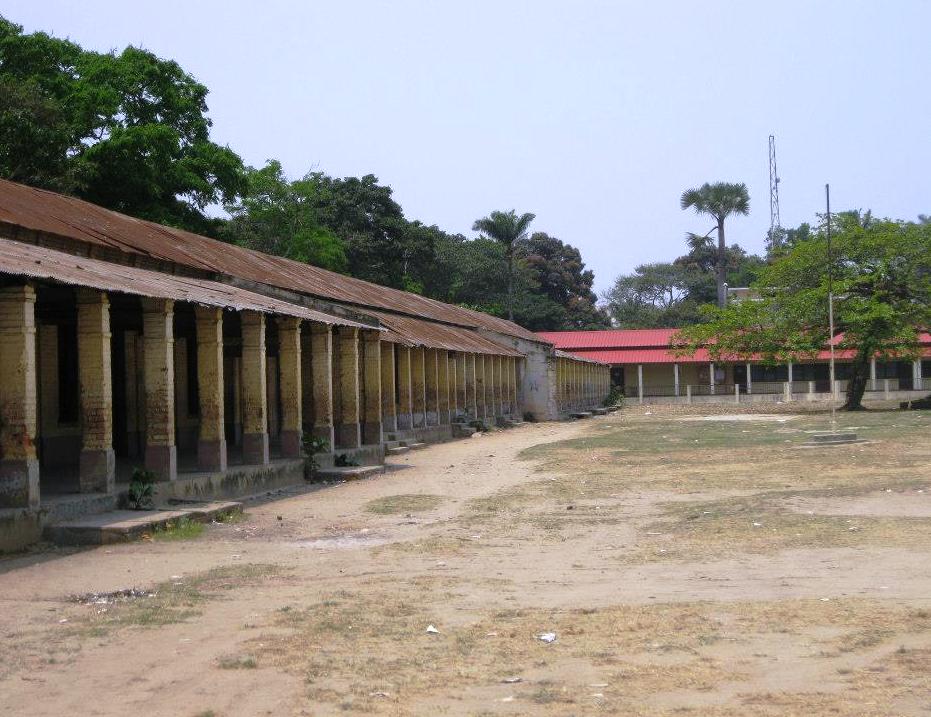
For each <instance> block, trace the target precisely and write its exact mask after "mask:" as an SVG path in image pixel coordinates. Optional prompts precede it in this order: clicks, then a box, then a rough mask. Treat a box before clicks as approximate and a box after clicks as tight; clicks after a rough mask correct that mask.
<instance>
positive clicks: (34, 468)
mask: <svg viewBox="0 0 931 717" xmlns="http://www.w3.org/2000/svg"><path fill="white" fill-rule="evenodd" d="M35 306H36V292H35V289H34V288H33V287H32V286H31V285H29V284H26V285H25V286H8V287H4V288H2V289H0V508H33V509H35V508H38V507H39V461H38V459H37V457H36V430H37V420H38V417H37V414H38V409H37V401H38V398H37V390H36V321H35Z"/></svg>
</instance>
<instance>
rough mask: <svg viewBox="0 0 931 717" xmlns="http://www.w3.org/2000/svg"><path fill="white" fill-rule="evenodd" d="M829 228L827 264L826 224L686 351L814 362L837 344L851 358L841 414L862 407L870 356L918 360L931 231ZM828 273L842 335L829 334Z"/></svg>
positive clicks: (848, 216)
mask: <svg viewBox="0 0 931 717" xmlns="http://www.w3.org/2000/svg"><path fill="white" fill-rule="evenodd" d="M832 228H833V229H834V230H836V234H835V235H834V237H833V242H832V244H833V246H832V251H831V255H832V260H831V261H830V262H829V260H828V246H827V237H826V233H825V231H824V228H821V229H819V230H818V231H817V232H813V233H812V234H811V236H810V237H809V238H808V239H807V240H805V241H801V242H798V243H797V244H796V245H795V246H793V247H792V248H791V249H790V250H789V251H788V252H787V253H786V254H784V255H782V256H780V257H778V258H776V259H775V260H774V261H773V262H772V264H770V265H769V266H767V267H766V268H765V269H763V270H762V272H761V274H760V278H759V280H758V281H757V282H756V283H755V284H754V286H753V288H754V289H755V291H756V294H758V296H759V299H758V300H751V301H743V302H738V303H734V304H731V305H729V306H727V307H725V308H723V309H721V308H713V309H711V310H710V311H709V312H708V314H707V319H708V321H707V322H706V323H703V324H700V325H696V326H692V327H688V328H686V329H683V330H682V331H681V332H680V333H679V335H678V337H677V339H676V342H677V344H678V346H679V351H680V352H682V353H690V352H693V351H694V350H695V349H697V348H699V347H706V348H707V349H708V351H709V352H710V353H711V356H712V357H713V358H715V359H725V360H728V359H730V360H739V359H744V360H746V359H749V358H750V357H753V356H758V357H761V358H762V359H763V360H764V361H769V362H785V361H790V360H798V359H804V358H812V357H815V356H817V355H818V354H819V352H821V351H823V350H824V348H825V347H826V346H827V345H828V341H829V340H835V341H836V348H837V349H838V350H841V351H843V350H849V351H852V352H853V359H852V361H851V364H850V373H849V381H848V387H847V400H846V403H845V405H844V408H845V409H847V410H856V409H859V408H861V406H862V398H863V392H864V390H865V388H866V382H867V380H868V379H869V366H870V361H871V359H873V358H874V357H876V358H880V359H907V358H914V357H916V356H917V355H918V351H919V344H918V340H919V334H920V332H921V331H922V330H924V329H926V328H927V327H928V326H929V325H931V225H927V224H915V223H908V222H895V221H891V220H888V219H887V220H881V221H880V220H875V219H873V218H872V217H870V219H869V221H868V222H864V221H863V216H862V215H859V214H858V213H845V214H841V215H836V216H835V217H833V218H832ZM829 276H831V277H833V288H834V294H835V299H834V313H835V325H836V327H837V331H838V332H839V339H832V337H831V336H829V330H828V316H827V306H828V285H829Z"/></svg>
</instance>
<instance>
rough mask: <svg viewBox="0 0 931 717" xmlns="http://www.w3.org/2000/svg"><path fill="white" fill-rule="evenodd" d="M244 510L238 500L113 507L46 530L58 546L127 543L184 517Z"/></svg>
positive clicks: (208, 516)
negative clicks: (160, 505)
mask: <svg viewBox="0 0 931 717" xmlns="http://www.w3.org/2000/svg"><path fill="white" fill-rule="evenodd" d="M241 512H242V503H238V502H236V501H216V502H212V503H179V504H178V505H172V506H167V507H165V508H162V509H158V510H112V511H108V512H106V513H98V514H97V515H88V516H85V517H83V518H77V519H75V520H68V521H64V522H61V523H55V524H54V525H50V526H48V527H46V529H45V537H46V538H47V539H49V540H51V541H52V542H54V543H57V544H58V545H109V544H111V543H125V542H128V541H130V540H135V539H137V538H140V537H141V536H143V535H144V534H146V533H149V534H151V533H152V532H154V531H155V530H158V529H160V528H165V526H167V525H168V524H169V523H176V522H178V521H179V520H181V519H183V518H187V519H188V520H193V521H197V522H199V523H207V522H209V521H211V520H214V519H215V518H218V517H220V516H224V515H229V514H231V513H241Z"/></svg>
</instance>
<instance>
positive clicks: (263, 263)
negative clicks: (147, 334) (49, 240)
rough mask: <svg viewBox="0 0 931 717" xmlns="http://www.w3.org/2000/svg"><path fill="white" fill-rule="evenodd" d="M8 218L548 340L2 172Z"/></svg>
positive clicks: (123, 248) (2, 210)
mask: <svg viewBox="0 0 931 717" xmlns="http://www.w3.org/2000/svg"><path fill="white" fill-rule="evenodd" d="M0 223H3V224H7V225H10V226H11V227H14V231H15V228H16V227H23V228H26V229H31V230H33V231H37V232H43V233H47V234H52V235H56V236H60V237H66V238H68V239H72V240H77V241H80V242H85V243H88V244H92V245H96V246H100V247H106V248H109V249H112V250H116V251H119V252H122V253H129V254H137V255H140V256H144V257H150V258H152V259H156V260H160V261H165V262H171V263H173V264H177V265H181V266H185V267H189V268H192V269H196V270H199V271H201V272H206V273H208V274H221V275H226V276H231V277H238V278H240V279H245V280H247V281H253V282H257V283H262V284H267V285H270V286H276V287H279V288H282V289H289V290H291V291H297V292H300V293H303V294H308V295H311V296H316V297H320V298H324V299H329V300H332V301H338V302H341V303H347V304H354V305H357V306H363V307H370V308H378V309H386V310H388V311H394V312H399V313H404V314H407V315H409V316H414V317H417V318H421V319H428V320H430V319H432V320H435V321H441V322H444V323H448V324H457V325H459V326H465V327H468V328H483V329H487V330H490V331H495V332H498V333H502V334H506V335H509V336H515V337H519V338H522V339H526V340H529V341H536V342H541V341H545V340H544V339H541V338H540V337H539V336H537V335H536V334H534V333H533V332H531V331H528V330H527V329H524V328H523V327H521V326H518V325H517V324H515V323H513V322H511V321H507V320H505V319H500V318H497V317H494V316H489V315H487V314H483V313H481V312H478V311H472V310H470V309H464V308H461V307H459V306H453V305H451V304H444V303H443V302H441V301H436V300H434V299H428V298H427V297H425V296H420V295H418V294H412V293H410V292H407V291H401V290H399V289H391V288H388V287H384V286H379V285H377V284H372V283H370V282H367V281H362V280H361V279H355V278H352V277H349V276H343V275H342V274H337V273H335V272H332V271H327V270H325V269H321V268H319V267H315V266H310V265H309V264H304V263H301V262H296V261H292V260H290V259H284V258H282V257H277V256H270V255H268V254H262V253H261V252H257V251H253V250H251V249H245V248H243V247H239V246H235V245H233V244H227V243H225V242H221V241H218V240H216V239H210V238H208V237H203V236H199V235H197V234H193V233H191V232H186V231H183V230H180V229H175V228H173V227H167V226H163V225H161V224H155V223H153V222H147V221H143V220H141V219H135V218H133V217H129V216H126V215H125V214H119V213H118V212H114V211H110V210H108V209H104V208H103V207H99V206H97V205H94V204H90V203H89V202H84V201H82V200H80V199H75V198H74V197H68V196H65V195H62V194H56V193H55V192H49V191H45V190H42V189H35V188H33V187H27V186H25V185H22V184H17V183H15V182H10V181H6V180H0ZM152 268H155V267H152Z"/></svg>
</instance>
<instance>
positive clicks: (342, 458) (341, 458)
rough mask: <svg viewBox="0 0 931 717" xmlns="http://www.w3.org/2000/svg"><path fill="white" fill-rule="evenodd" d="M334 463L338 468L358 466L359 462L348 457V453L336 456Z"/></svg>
mask: <svg viewBox="0 0 931 717" xmlns="http://www.w3.org/2000/svg"><path fill="white" fill-rule="evenodd" d="M334 463H335V464H336V465H337V466H339V467H340V468H347V467H349V466H357V465H359V461H357V460H356V459H355V458H353V457H352V456H350V455H349V454H348V453H340V454H339V455H338V456H336V460H335V461H334Z"/></svg>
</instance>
